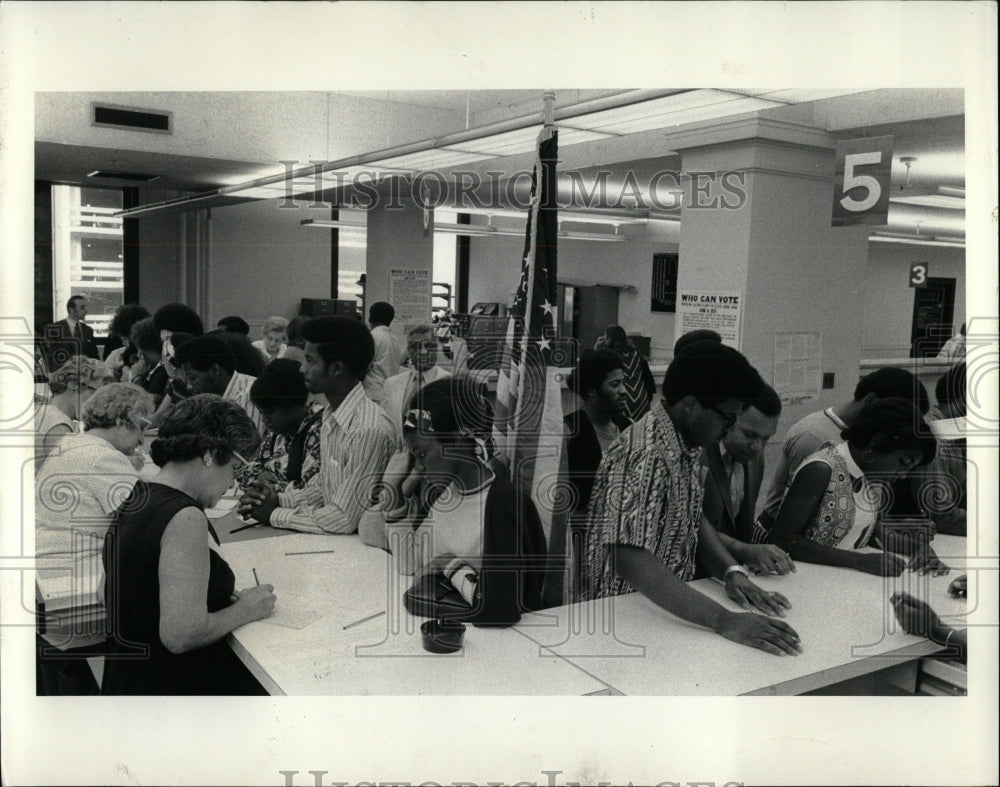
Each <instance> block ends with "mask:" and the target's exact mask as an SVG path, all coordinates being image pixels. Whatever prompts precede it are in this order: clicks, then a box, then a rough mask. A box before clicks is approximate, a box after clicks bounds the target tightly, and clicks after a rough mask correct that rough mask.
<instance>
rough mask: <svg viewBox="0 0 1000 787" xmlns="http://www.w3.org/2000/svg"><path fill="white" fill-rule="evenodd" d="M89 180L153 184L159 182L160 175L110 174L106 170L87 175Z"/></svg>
mask: <svg viewBox="0 0 1000 787" xmlns="http://www.w3.org/2000/svg"><path fill="white" fill-rule="evenodd" d="M87 177H88V178H111V179H112V180H134V181H137V182H139V183H152V182H153V181H154V180H159V179H160V176H159V175H143V174H141V173H139V172H110V171H108V170H105V169H95V170H94V171H93V172H88V173H87Z"/></svg>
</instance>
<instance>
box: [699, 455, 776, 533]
mask: <svg viewBox="0 0 1000 787" xmlns="http://www.w3.org/2000/svg"><path fill="white" fill-rule="evenodd" d="M701 462H702V464H703V465H705V466H706V467H707V468H708V473H707V474H706V475H705V497H704V499H703V501H702V505H701V510H702V513H703V514H704V515H705V518H706V519H708V521H709V522H711V523H712V525H714V526H715V529H716V530H718V531H719V532H720V533H726V534H727V535H729V536H732V537H733V538H738V539H739V540H740V541H745V542H746V543H748V544H749V543H751V541H752V537H753V522H754V509H755V508H756V506H757V495H758V494H759V493H760V485H761V483H762V482H763V480H764V456H763V455H762V454H758V455H757V456H755V457H754V458H753V459H751V460H750V461H749V462H748V463H747V464H746V465H741V464H740V463H738V462H737V463H736V464H735V465H734V472H739V470H740V468H745V469H744V473H745V475H744V476H743V502H742V504H741V505H740V508H739V511H734V510H733V500H732V495H731V494H730V493H729V490H730V486H729V474H728V473H727V472H726V465H725V463H724V462H723V461H722V454H721V453H720V451H719V444H718V443H714V444H712V445H710V446H708V447H707V448H706V449H705V450H704V451H703V452H702V454H701Z"/></svg>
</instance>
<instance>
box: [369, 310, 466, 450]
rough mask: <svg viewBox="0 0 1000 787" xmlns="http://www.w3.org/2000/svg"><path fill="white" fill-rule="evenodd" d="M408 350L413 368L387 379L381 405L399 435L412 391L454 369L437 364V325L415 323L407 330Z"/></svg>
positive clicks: (446, 375) (446, 374)
mask: <svg viewBox="0 0 1000 787" xmlns="http://www.w3.org/2000/svg"><path fill="white" fill-rule="evenodd" d="M373 333H374V332H373ZM406 351H407V353H408V354H409V357H410V367H409V368H408V369H404V370H403V371H402V372H400V373H399V374H397V375H394V376H392V377H390V378H389V379H388V380H386V381H385V388H384V391H385V399H384V401H383V402H382V407H383V408H384V409H385V411H386V413H387V414H388V416H389V418H390V419H392V424H393V426H395V427H396V429H397V430H399V432H400V435H402V428H403V416H404V415H406V411H407V409H408V408H407V404H408V402H409V401H410V399H411V398H412V397H413V394H415V393H416V392H417V391H419V390H420V389H421V388H422V387H423V386H425V385H427V383H432V382H434V381H435V380H440V379H441V378H443V377H450V376H451V372H449V371H447V370H446V369H442V368H441V367H440V366H437V365H436V364H437V358H438V343H437V337H436V336H435V335H434V326H432V325H415V326H413V327H412V328H410V330H409V331H407V333H406Z"/></svg>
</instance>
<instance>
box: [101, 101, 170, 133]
mask: <svg viewBox="0 0 1000 787" xmlns="http://www.w3.org/2000/svg"><path fill="white" fill-rule="evenodd" d="M93 107H94V123H93V125H95V126H100V127H101V128H123V129H128V130H130V131H152V132H153V133H155V134H170V133H172V132H171V128H170V127H171V125H172V124H171V120H172V115H173V113H172V112H160V111H158V110H155V109H136V108H135V107H119V106H115V105H114V104H93Z"/></svg>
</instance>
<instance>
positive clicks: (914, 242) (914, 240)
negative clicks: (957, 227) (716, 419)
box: [868, 233, 965, 249]
mask: <svg viewBox="0 0 1000 787" xmlns="http://www.w3.org/2000/svg"><path fill="white" fill-rule="evenodd" d="M868 240H869V241H872V242H874V243H901V244H903V245H906V246H944V247H947V248H952V249H964V248H965V241H964V240H963V239H961V238H939V237H936V236H932V235H928V236H927V237H926V238H921V237H920V236H919V235H910V236H903V235H901V234H898V235H894V234H888V233H887V234H873V235H870V236H869V237H868Z"/></svg>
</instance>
